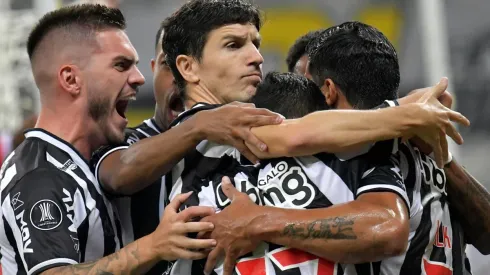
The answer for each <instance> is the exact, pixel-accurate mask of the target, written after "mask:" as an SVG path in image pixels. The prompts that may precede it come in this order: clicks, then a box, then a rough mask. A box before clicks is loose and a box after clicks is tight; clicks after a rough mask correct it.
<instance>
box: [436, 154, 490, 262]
mask: <svg viewBox="0 0 490 275" xmlns="http://www.w3.org/2000/svg"><path fill="white" fill-rule="evenodd" d="M444 172H445V173H446V177H447V192H448V198H449V205H450V209H451V211H454V213H455V214H456V216H457V217H458V219H459V221H460V223H461V225H462V226H463V230H464V232H465V236H466V238H467V239H468V242H469V243H470V244H472V245H474V246H475V247H476V248H477V249H478V250H479V251H480V252H481V253H482V254H485V255H488V254H490V193H489V192H488V191H487V190H486V189H485V187H483V186H482V185H481V184H480V183H479V182H478V180H476V179H475V178H474V177H473V176H471V175H470V174H469V173H468V172H467V171H466V170H465V169H464V168H463V167H461V165H459V164H458V163H457V162H456V161H455V160H453V161H452V162H451V163H449V164H448V165H446V167H445V168H444Z"/></svg>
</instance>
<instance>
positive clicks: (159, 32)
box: [155, 24, 163, 54]
mask: <svg viewBox="0 0 490 275" xmlns="http://www.w3.org/2000/svg"><path fill="white" fill-rule="evenodd" d="M162 31H163V24H160V28H158V31H157V36H156V37H155V54H156V53H157V52H158V43H160V42H162V41H161V38H162ZM160 47H161V46H160Z"/></svg>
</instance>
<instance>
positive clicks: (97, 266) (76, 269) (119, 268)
mask: <svg viewBox="0 0 490 275" xmlns="http://www.w3.org/2000/svg"><path fill="white" fill-rule="evenodd" d="M149 247H152V246H151V240H150V239H149V238H148V237H144V238H141V239H139V240H137V241H135V242H133V243H131V244H129V245H128V246H126V247H125V248H123V249H121V250H120V251H118V252H116V253H114V254H111V255H109V256H107V257H104V258H102V259H100V260H98V261H94V262H88V263H81V264H76V265H69V266H62V267H55V268H51V269H49V270H46V271H44V272H43V273H42V274H43V275H54V274H56V275H68V274H71V275H73V274H79V275H82V274H83V275H85V274H91V275H92V274H93V275H96V274H97V275H98V274H144V273H146V272H147V271H148V270H150V268H151V267H152V266H154V265H155V264H156V263H157V262H158V258H157V257H156V256H155V253H153V251H151V250H150V249H149Z"/></svg>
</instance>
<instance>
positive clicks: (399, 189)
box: [357, 184, 410, 207]
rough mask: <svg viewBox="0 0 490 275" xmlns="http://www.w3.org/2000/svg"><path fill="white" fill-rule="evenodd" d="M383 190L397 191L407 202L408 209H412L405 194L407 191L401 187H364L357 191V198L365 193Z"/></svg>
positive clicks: (385, 185)
mask: <svg viewBox="0 0 490 275" xmlns="http://www.w3.org/2000/svg"><path fill="white" fill-rule="evenodd" d="M381 188H382V189H390V190H393V191H395V192H396V193H398V195H400V196H401V197H402V198H403V199H404V200H405V202H406V203H407V205H408V207H410V201H409V200H408V196H407V192H405V190H403V189H401V188H400V187H398V186H394V185H388V184H371V185H368V186H363V187H361V188H359V189H357V196H359V194H361V193H364V192H366V191H369V190H373V189H381Z"/></svg>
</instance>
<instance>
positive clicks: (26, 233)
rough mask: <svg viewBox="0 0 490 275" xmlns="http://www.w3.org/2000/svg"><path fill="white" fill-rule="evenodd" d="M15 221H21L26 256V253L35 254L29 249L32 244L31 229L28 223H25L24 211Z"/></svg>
mask: <svg viewBox="0 0 490 275" xmlns="http://www.w3.org/2000/svg"><path fill="white" fill-rule="evenodd" d="M15 219H17V220H18V221H20V231H21V233H22V244H23V245H24V254H25V253H34V250H33V249H32V248H30V247H29V245H30V244H31V234H30V233H29V228H28V227H27V223H26V222H24V210H22V212H20V213H19V214H17V216H15Z"/></svg>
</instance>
